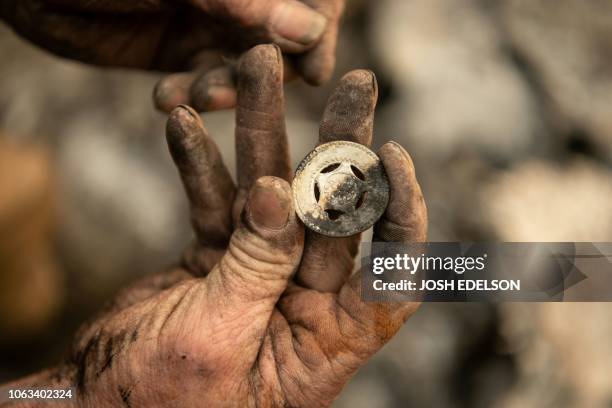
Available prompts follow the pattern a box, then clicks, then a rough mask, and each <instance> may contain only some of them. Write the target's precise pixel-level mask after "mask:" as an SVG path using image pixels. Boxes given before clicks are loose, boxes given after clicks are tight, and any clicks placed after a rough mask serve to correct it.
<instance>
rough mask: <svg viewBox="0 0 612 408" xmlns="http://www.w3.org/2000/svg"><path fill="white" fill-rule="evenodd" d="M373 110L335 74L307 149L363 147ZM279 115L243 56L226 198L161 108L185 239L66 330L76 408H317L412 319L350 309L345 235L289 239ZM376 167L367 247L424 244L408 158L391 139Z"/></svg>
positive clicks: (195, 122) (400, 310)
mask: <svg viewBox="0 0 612 408" xmlns="http://www.w3.org/2000/svg"><path fill="white" fill-rule="evenodd" d="M375 101H376V86H375V82H374V78H373V75H372V74H371V73H368V72H365V71H354V72H352V73H350V74H348V75H346V76H345V77H344V78H343V79H342V81H341V83H340V86H339V87H338V88H337V90H336V92H335V93H334V95H333V96H332V97H331V99H330V101H329V103H328V106H327V109H326V112H325V114H324V117H323V121H322V124H321V134H320V142H327V141H330V140H333V139H335V138H336V136H337V135H341V136H342V138H344V139H347V140H352V141H355V142H360V143H364V144H369V143H370V141H371V135H372V122H373V114H374V105H375ZM282 112H283V98H282V63H281V59H280V56H279V53H278V50H277V49H275V48H274V47H271V46H260V47H256V48H254V49H253V50H251V51H250V52H248V53H247V54H246V55H245V57H244V59H243V61H242V63H241V65H240V69H239V77H238V107H237V112H236V121H237V128H236V146H237V157H238V169H239V174H238V185H237V187H236V188H235V187H234V185H233V182H232V181H231V179H230V178H229V175H228V172H227V170H226V169H225V167H224V166H223V164H222V162H221V159H220V156H219V153H218V151H217V150H216V147H215V146H214V143H213V142H212V141H211V139H210V138H209V137H208V135H207V134H206V132H205V130H204V127H203V126H202V123H201V121H200V120H199V117H198V116H197V115H196V114H195V113H194V112H192V111H190V110H188V109H186V108H178V109H177V110H175V111H174V112H173V114H172V115H171V117H170V119H169V122H168V139H169V144H170V150H171V152H172V155H173V157H174V159H175V161H176V163H177V166H178V168H179V171H180V173H181V176H182V179H183V182H184V184H185V187H186V190H187V194H188V197H189V199H190V203H191V213H192V221H193V225H194V229H195V232H196V237H197V239H196V242H195V244H194V245H193V246H192V248H191V249H190V250H188V251H187V255H186V256H185V258H184V262H183V267H181V268H177V269H175V270H172V271H169V272H166V273H164V274H159V275H154V276H152V277H150V278H149V279H147V280H145V281H143V282H140V283H137V284H136V285H134V286H133V287H131V288H129V289H126V290H124V291H123V292H122V293H121V294H120V295H119V296H118V298H117V300H116V301H115V302H114V303H113V304H112V305H111V306H110V307H109V308H107V310H106V311H105V312H104V313H103V314H102V315H101V316H100V317H99V318H98V320H96V321H94V322H93V323H91V324H90V325H88V326H86V327H84V328H83V329H82V331H81V333H80V335H79V336H78V337H77V339H78V340H77V343H76V344H75V348H74V350H75V352H74V355H73V359H74V362H75V363H76V364H77V368H78V375H77V384H78V386H79V390H80V392H81V395H82V396H83V401H84V403H85V405H87V403H89V404H90V405H95V406H104V405H108V406H114V405H118V404H119V403H120V402H121V401H123V402H124V403H125V404H126V406H133V407H136V406H151V405H164V404H165V405H171V406H185V407H189V406H218V405H223V406H245V405H246V406H257V405H263V406H287V405H288V406H309V407H310V406H319V405H322V406H326V405H329V404H330V403H331V401H333V400H334V398H336V397H337V395H338V394H339V392H340V390H341V389H342V387H343V385H344V384H345V383H346V382H347V381H348V379H349V378H350V376H351V375H352V374H353V373H354V372H355V371H356V370H357V368H358V367H359V366H360V365H361V364H363V363H364V362H365V361H366V360H367V358H368V357H370V356H371V355H372V354H373V353H375V352H376V351H377V350H378V349H379V348H380V347H381V346H382V345H383V344H384V343H385V342H386V341H387V340H388V339H389V338H391V336H393V334H394V333H395V332H396V331H397V330H398V329H399V327H400V326H401V324H402V323H403V322H404V320H405V319H406V318H407V317H408V316H410V314H411V313H412V312H413V311H414V310H415V309H416V307H417V305H416V304H390V303H389V304H374V303H364V302H362V301H361V299H360V278H359V274H354V275H351V273H352V272H353V266H354V256H355V253H356V249H357V245H358V243H359V237H350V238H344V239H334V238H328V237H324V236H321V235H318V234H315V233H310V232H309V233H308V234H305V233H304V229H303V226H302V224H301V223H300V222H299V221H298V220H297V219H296V216H295V212H294V210H293V202H292V198H291V192H290V187H289V185H288V183H287V182H286V181H284V180H283V179H285V180H288V179H289V178H290V170H289V159H288V154H287V141H286V135H285V126H284V119H283V113H282ZM264 146H265V148H264ZM379 155H380V156H381V158H382V160H383V163H384V165H385V168H386V170H387V173H388V175H389V179H390V183H391V201H390V204H389V207H388V209H387V211H386V213H385V215H384V216H383V218H381V220H380V221H379V222H378V224H377V225H376V227H375V234H374V239H375V240H383V241H384V240H403V241H422V240H424V239H425V231H426V212H425V207H424V204H423V201H422V196H421V193H420V189H419V187H418V184H417V182H416V179H415V178H414V169H413V168H412V164H411V162H410V159H409V158H408V156H407V154H406V153H405V152H404V151H403V150H402V149H401V148H400V147H399V146H398V145H395V144H393V143H388V144H386V145H384V146H383V148H382V149H381V150H380V151H379ZM262 176H274V177H262ZM245 203H246V204H245ZM243 207H244V208H243ZM211 214H212V215H213V216H211ZM329 254H333V255H334V256H333V257H329ZM126 401H127V402H126Z"/></svg>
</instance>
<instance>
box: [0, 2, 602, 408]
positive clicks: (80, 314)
mask: <svg viewBox="0 0 612 408" xmlns="http://www.w3.org/2000/svg"><path fill="white" fill-rule="evenodd" d="M340 44H341V46H340V47H339V51H338V67H337V71H336V76H337V77H339V76H340V75H341V74H343V73H344V72H346V71H348V70H349V69H352V68H369V69H372V70H373V71H374V72H375V73H376V74H377V77H378V80H379V84H380V101H379V109H378V113H377V120H376V138H375V141H376V144H377V145H380V144H382V143H383V142H384V141H386V140H389V139H394V140H397V141H399V142H400V143H402V144H403V145H404V146H405V147H406V148H407V150H408V151H409V152H410V153H411V154H412V156H413V158H414V160H415V163H416V166H417V173H418V175H419V176H420V180H421V184H422V187H423V190H424V193H425V196H426V199H427V203H428V207H429V211H430V239H431V240H433V241H452V240H465V241H495V240H500V241H612V169H611V165H612V1H609V0H505V1H492V0H456V1H455V0H378V1H371V2H366V1H365V0H362V1H357V0H354V1H351V0H349V5H348V10H347V14H346V18H345V23H344V25H343V30H342V33H341V37H340ZM156 79H157V76H156V75H152V74H143V73H140V72H130V71H118V70H114V71H110V70H100V69H96V68H92V67H87V66H84V65H81V64H78V63H74V62H69V61H64V60H61V59H59V58H56V57H53V56H50V55H47V54H45V53H44V52H42V51H40V50H37V49H35V48H33V47H32V46H31V45H29V44H28V43H26V42H24V41H22V40H20V39H19V38H17V37H16V36H15V35H14V34H13V33H12V32H11V31H10V30H9V29H8V28H6V27H4V26H0V129H1V132H0V133H1V135H0V183H1V185H0V283H1V287H0V306H1V307H0V380H2V381H3V380H7V379H9V378H14V377H16V376H19V375H22V374H25V373H27V372H30V371H32V370H34V369H38V368H40V367H42V366H45V365H48V364H50V363H52V362H54V361H56V360H57V359H58V356H60V355H61V353H62V351H63V350H65V349H66V347H67V343H68V341H69V339H70V335H71V333H72V332H73V331H74V329H75V328H76V327H77V326H78V324H79V322H81V321H82V320H83V319H84V318H86V317H88V316H90V315H91V314H92V313H93V311H95V310H96V309H97V308H98V307H99V306H100V305H101V303H102V302H104V300H106V299H108V298H109V297H110V296H111V295H112V294H113V293H114V291H115V290H116V289H117V288H118V287H119V286H121V285H123V284H125V283H126V282H128V281H132V280H134V279H135V278H137V277H138V276H142V275H144V274H146V273H149V272H151V271H155V270H159V269H160V268H162V267H164V266H165V265H168V264H170V263H172V262H173V261H175V260H176V259H177V257H178V254H179V253H180V251H181V249H182V248H183V247H184V246H185V245H186V243H187V242H188V241H189V239H190V231H189V225H188V218H187V206H186V202H185V199H184V197H183V195H182V191H181V185H180V183H179V179H178V177H177V174H176V171H175V170H174V168H173V166H172V164H171V160H170V157H169V154H168V153H167V150H166V146H165V140H164V121H165V118H164V115H162V114H160V113H156V112H155V111H154V109H153V107H152V103H151V102H150V95H151V91H152V87H153V85H154V83H155V82H156ZM333 83H334V81H332V83H331V84H333ZM331 84H330V85H327V86H324V87H322V88H318V89H313V88H309V87H307V86H305V85H301V84H292V85H289V86H288V87H287V109H288V112H289V114H288V129H289V134H290V138H291V148H292V154H293V158H294V161H295V162H296V163H297V161H298V160H299V159H301V158H302V157H303V156H304V154H305V153H306V152H307V151H308V150H309V149H310V148H311V147H312V146H313V144H314V142H315V140H316V135H317V121H318V118H319V117H320V114H321V112H322V110H323V106H324V101H325V100H326V98H327V96H328V95H329V92H330V89H331V86H332V85H331ZM204 120H205V122H206V123H207V125H208V128H209V129H210V131H211V133H212V135H213V136H214V138H215V139H216V141H217V142H218V143H219V145H220V147H221V150H222V152H223V154H224V157H225V158H226V161H227V163H228V164H229V165H230V166H233V163H234V154H233V151H232V150H233V113H232V112H222V113H213V114H205V115H204ZM20 226H21V227H20ZM611 337H612V306H610V305H607V304H503V305H485V304H426V305H424V306H423V307H422V308H421V310H420V311H419V313H417V315H415V317H414V318H413V319H411V320H410V321H409V322H408V323H407V324H406V326H405V328H404V329H403V330H402V331H401V332H400V333H399V335H398V336H397V338H395V339H394V340H393V341H392V342H391V343H390V344H389V345H388V346H386V347H385V348H384V349H383V350H382V352H381V353H379V354H378V355H377V356H376V357H375V358H374V359H373V360H372V361H371V362H370V363H369V364H368V365H367V366H366V367H364V368H363V369H362V370H361V371H360V372H359V374H358V375H357V376H356V377H355V378H354V379H353V381H352V382H351V383H349V385H348V386H347V388H346V390H345V392H344V393H343V395H342V396H341V398H340V400H339V401H338V402H337V404H336V405H337V406H338V407H342V408H344V407H358V408H359V407H368V408H373V407H395V406H398V407H399V406H402V407H403V406H418V407H420V406H423V407H488V406H502V407H566V406H567V407H570V406H571V407H574V406H578V407H605V406H607V407H609V406H610V404H612V380H611V379H610V371H611V370H612V346H610V343H609V339H610V338H611Z"/></svg>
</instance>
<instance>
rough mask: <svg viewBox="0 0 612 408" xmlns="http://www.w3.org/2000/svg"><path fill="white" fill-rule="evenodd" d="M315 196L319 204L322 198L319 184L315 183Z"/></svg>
mask: <svg viewBox="0 0 612 408" xmlns="http://www.w3.org/2000/svg"><path fill="white" fill-rule="evenodd" d="M314 195H315V200H317V203H318V202H319V198H320V197H321V191H320V190H319V183H317V182H315V184H314Z"/></svg>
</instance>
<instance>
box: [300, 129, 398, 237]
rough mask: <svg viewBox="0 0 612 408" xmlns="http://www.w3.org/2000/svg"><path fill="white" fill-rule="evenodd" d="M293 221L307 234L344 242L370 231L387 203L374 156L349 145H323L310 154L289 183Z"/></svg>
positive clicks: (383, 179)
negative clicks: (349, 237)
mask: <svg viewBox="0 0 612 408" xmlns="http://www.w3.org/2000/svg"><path fill="white" fill-rule="evenodd" d="M292 187H293V198H294V201H295V207H296V212H297V215H298V216H299V217H300V219H301V220H302V222H303V223H304V224H305V225H306V226H307V227H308V228H310V229H311V230H313V231H315V232H318V233H319V234H323V235H327V236H331V237H347V236H350V235H355V234H357V233H359V232H362V231H365V230H367V229H368V228H370V227H371V226H372V225H374V223H375V222H376V221H377V220H378V219H379V218H380V217H381V215H382V214H383V213H384V212H385V209H386V208H387V202H388V201H389V182H388V180H387V175H386V174H385V169H384V167H383V166H382V163H381V161H380V159H379V158H378V156H377V155H376V154H375V153H374V152H372V151H371V150H370V149H368V148H367V147H365V146H363V145H361V144H358V143H353V142H347V141H337V142H330V143H325V144H322V145H320V146H318V147H317V148H316V149H314V150H313V151H312V152H310V153H309V154H308V155H307V156H306V157H305V158H304V160H302V162H301V163H300V165H299V166H298V168H297V170H296V172H295V178H294V179H293V186H292Z"/></svg>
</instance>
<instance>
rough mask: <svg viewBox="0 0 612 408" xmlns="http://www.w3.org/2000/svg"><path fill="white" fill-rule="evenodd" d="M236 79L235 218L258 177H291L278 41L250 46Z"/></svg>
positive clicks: (287, 178)
mask: <svg viewBox="0 0 612 408" xmlns="http://www.w3.org/2000/svg"><path fill="white" fill-rule="evenodd" d="M237 82H238V84H237V88H238V91H237V106H236V142H235V143H236V168H237V178H238V195H237V199H236V202H235V203H234V219H235V220H236V219H237V217H238V215H239V214H240V212H241V211H242V207H243V206H244V202H245V200H246V196H247V193H248V191H249V189H250V188H251V186H252V185H253V184H254V183H255V181H256V180H257V179H259V178H260V177H263V176H275V177H280V178H282V179H285V180H290V178H291V165H290V161H289V146H288V142H287V133H286V130H285V114H284V106H283V102H284V97H283V59H282V55H281V52H280V49H279V48H278V47H277V46H275V45H259V46H256V47H254V48H252V49H251V50H249V51H248V52H247V53H246V54H245V55H244V56H243V57H242V59H241V61H240V64H239V66H238V78H237Z"/></svg>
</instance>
